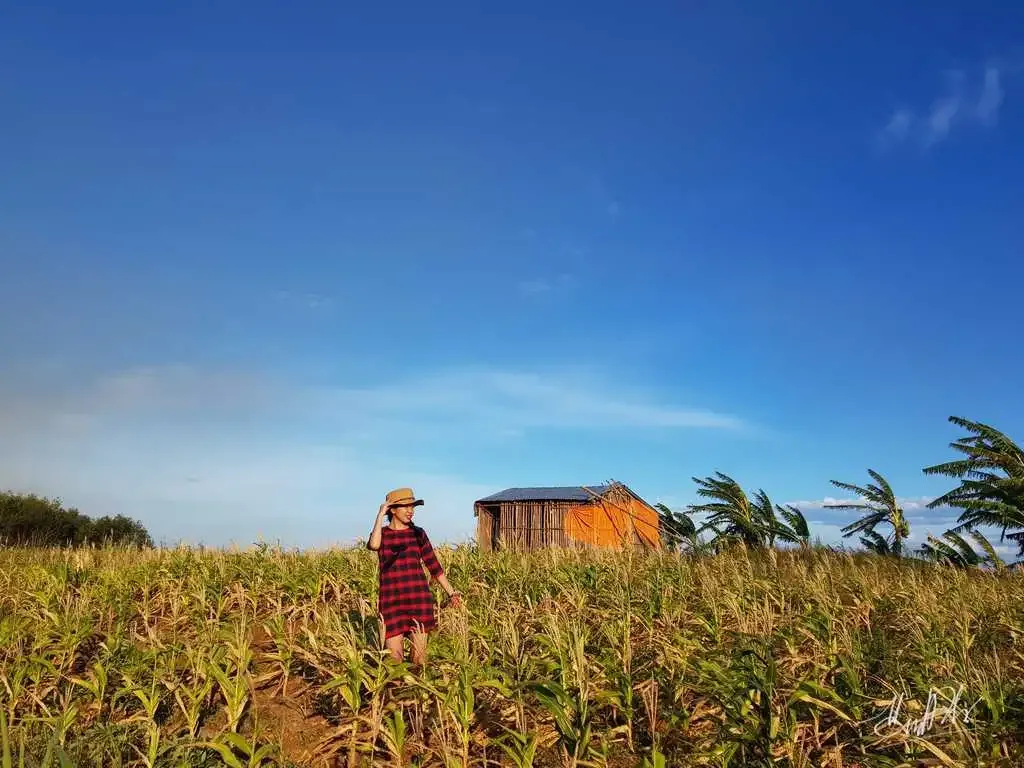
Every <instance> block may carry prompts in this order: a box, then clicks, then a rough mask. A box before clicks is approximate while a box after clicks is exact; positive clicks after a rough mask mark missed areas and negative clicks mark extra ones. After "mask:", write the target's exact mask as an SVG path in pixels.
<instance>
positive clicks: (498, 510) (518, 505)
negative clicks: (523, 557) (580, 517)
mask: <svg viewBox="0 0 1024 768" xmlns="http://www.w3.org/2000/svg"><path fill="white" fill-rule="evenodd" d="M572 506H574V503H573V502H564V501H505V502H501V503H500V504H493V505H488V506H483V505H478V506H477V536H476V539H477V544H478V545H479V547H480V548H481V549H482V550H484V551H489V550H491V549H492V548H493V547H494V545H495V544H496V545H497V548H498V549H503V550H512V551H515V552H527V551H532V550H536V549H543V548H544V547H568V546H572V544H573V543H574V542H573V541H572V540H571V539H570V538H569V536H568V535H566V532H565V513H566V510H567V509H568V508H569V507H572ZM495 523H497V531H495V528H494V526H495Z"/></svg>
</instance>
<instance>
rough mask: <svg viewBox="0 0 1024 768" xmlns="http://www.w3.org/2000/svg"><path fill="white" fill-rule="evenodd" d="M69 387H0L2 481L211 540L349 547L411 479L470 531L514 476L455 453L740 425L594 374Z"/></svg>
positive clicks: (152, 371)
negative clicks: (541, 438)
mask: <svg viewBox="0 0 1024 768" xmlns="http://www.w3.org/2000/svg"><path fill="white" fill-rule="evenodd" d="M67 381H68V382H71V383H68V384H65V385H63V386H58V385H53V384H51V385H50V386H26V385H25V382H23V383H22V385H21V386H18V387H15V386H14V385H13V384H12V383H11V380H5V381H4V382H3V383H2V384H0V435H2V437H3V439H2V440H0V488H13V489H16V490H26V491H35V492H38V493H44V494H47V495H58V496H61V497H62V498H64V499H65V500H66V501H67V502H68V503H70V504H74V505H77V506H79V508H81V509H82V511H83V512H86V513H87V514H106V513H110V514H118V513H124V514H128V515H130V516H132V517H138V518H140V519H142V520H143V521H144V522H145V523H146V524H147V526H148V527H149V528H150V530H151V532H153V534H154V536H155V537H156V538H165V539H168V540H174V539H177V538H179V537H181V538H184V539H185V540H190V541H199V540H202V541H206V542H208V543H213V544H218V543H224V542H226V541H229V540H234V541H237V542H240V543H243V544H244V543H248V542H251V541H253V540H254V539H255V538H256V537H257V536H259V535H263V536H265V537H267V538H270V539H274V538H280V539H282V540H283V541H284V542H285V543H294V544H298V545H304V546H310V545H319V544H326V543H328V542H331V541H346V540H351V539H352V538H354V537H356V536H361V535H365V530H368V529H369V525H370V523H371V522H372V516H373V514H374V512H375V510H376V507H377V504H379V502H380V498H379V497H380V495H381V494H382V493H383V492H384V491H386V490H387V489H388V488H391V487H397V486H400V485H408V484H412V485H413V486H414V487H415V488H416V489H417V491H418V492H421V493H423V495H424V496H425V497H426V498H427V499H428V507H427V508H426V509H425V510H424V512H423V515H424V518H423V519H425V520H428V521H429V525H428V527H429V530H430V531H431V533H432V535H434V536H436V537H437V538H439V539H462V538H465V537H466V536H469V535H470V534H471V532H472V529H473V518H472V512H471V511H472V502H473V500H474V499H476V498H479V497H480V496H482V495H486V494H487V493H490V492H493V491H494V490H495V489H496V488H495V486H496V485H499V484H500V483H502V482H503V481H504V478H488V477H483V476H480V475H479V474H474V475H469V474H467V470H466V468H465V467H464V466H463V465H461V464H459V463H458V462H456V461H454V460H453V461H449V460H447V459H446V458H445V457H446V450H447V449H448V448H451V449H452V450H454V451H459V450H462V451H464V450H465V446H466V445H468V444H470V443H474V441H476V443H479V442H481V441H482V442H484V443H486V442H487V441H492V442H494V441H498V442H500V441H507V440H509V439H510V438H515V439H521V438H523V437H528V436H530V435H531V434H532V433H539V432H541V431H549V430H561V431H563V432H564V431H567V430H569V431H575V432H578V433H585V432H587V431H597V430H605V429H614V428H623V427H628V428H630V429H696V428H703V429H719V430H721V429H738V428H742V426H743V422H742V421H741V420H740V419H738V418H736V417H734V416H730V415H728V414H719V413H716V412H712V411H705V410H700V409H692V408H686V407H683V406H680V405H677V404H674V403H671V402H667V401H665V400H663V399H659V398H657V397H655V396H653V395H651V394H649V393H643V392H640V391H637V390H635V389H632V388H630V387H626V386H623V385H616V384H613V383H611V382H609V381H608V380H603V379H602V377H601V376H600V374H599V373H598V372H597V371H594V370H585V371H581V370H575V371H573V370H564V369H563V370H559V371H542V372H530V371H526V372H523V371H516V370H501V369H491V368H482V367H473V368H460V369H450V370H443V371H435V372H433V373H430V372H425V373H420V374H418V375H411V376H409V377H408V378H405V379H401V378H400V379H397V380H394V379H393V380H391V381H388V382H386V383H375V384H369V385H366V386H352V385H340V384H339V385H320V384H317V385H312V384H308V383H303V382H295V381H290V380H286V379H281V378H276V377H274V376H273V375H270V374H266V373H262V372H247V371H225V370H206V369H202V368H196V367H192V366H184V365H182V366H166V367H151V368H138V369H131V370H127V371H117V372H112V373H110V374H107V375H103V376H100V377H98V378H96V379H94V380H92V381H89V382H87V383H85V384H81V383H79V380H78V379H76V378H68V379H67ZM602 381H604V383H602ZM406 436H408V437H409V438H410V439H406ZM495 444H496V443H495ZM424 446H428V448H424ZM432 510H438V511H439V512H441V513H442V514H440V515H438V516H436V517H434V516H431V511H432ZM364 529H365V530H364Z"/></svg>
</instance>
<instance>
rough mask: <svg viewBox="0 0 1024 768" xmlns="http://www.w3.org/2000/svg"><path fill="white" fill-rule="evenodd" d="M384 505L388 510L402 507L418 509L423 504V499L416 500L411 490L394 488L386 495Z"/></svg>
mask: <svg viewBox="0 0 1024 768" xmlns="http://www.w3.org/2000/svg"><path fill="white" fill-rule="evenodd" d="M384 503H385V504H386V505H387V507H388V509H391V507H404V506H413V507H418V506H420V505H421V504H423V499H417V498H416V494H414V493H413V492H412V488H396V489H395V490H393V491H391V492H390V493H388V495H387V499H385V501H384Z"/></svg>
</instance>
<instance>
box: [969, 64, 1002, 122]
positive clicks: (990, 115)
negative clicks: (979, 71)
mask: <svg viewBox="0 0 1024 768" xmlns="http://www.w3.org/2000/svg"><path fill="white" fill-rule="evenodd" d="M1002 103H1003V88H1002V85H1000V82H999V70H998V69H996V68H995V67H989V68H988V69H986V70H985V84H984V86H983V88H982V91H981V98H979V99H978V104H977V106H976V107H975V116H976V117H977V118H978V120H980V121H981V122H982V123H984V124H985V125H993V124H994V123H995V122H996V120H997V119H998V117H999V107H1000V106H1002Z"/></svg>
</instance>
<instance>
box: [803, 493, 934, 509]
mask: <svg viewBox="0 0 1024 768" xmlns="http://www.w3.org/2000/svg"><path fill="white" fill-rule="evenodd" d="M934 498H935V497H934V496H911V497H897V498H896V501H897V502H898V503H899V505H900V506H901V507H902V508H903V511H904V512H916V511H931V510H928V504H930V503H931V502H932V501H933V500H934ZM863 502H864V499H860V498H853V497H850V498H835V497H832V496H826V497H825V498H823V499H814V500H812V501H807V500H798V501H787V502H785V503H786V504H791V505H793V506H794V507H799V508H800V509H801V510H804V509H829V507H831V506H832V505H834V504H862V503H863ZM835 511H836V512H849V511H854V510H835Z"/></svg>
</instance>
